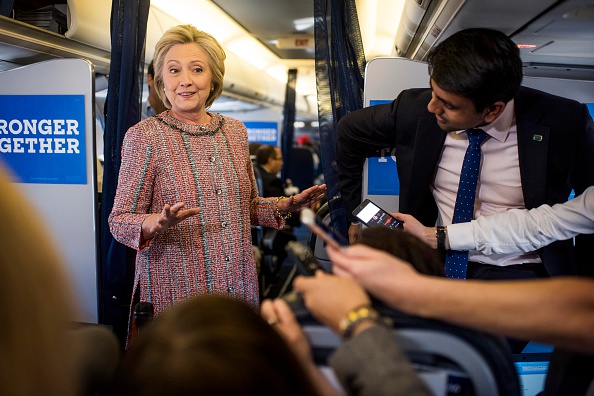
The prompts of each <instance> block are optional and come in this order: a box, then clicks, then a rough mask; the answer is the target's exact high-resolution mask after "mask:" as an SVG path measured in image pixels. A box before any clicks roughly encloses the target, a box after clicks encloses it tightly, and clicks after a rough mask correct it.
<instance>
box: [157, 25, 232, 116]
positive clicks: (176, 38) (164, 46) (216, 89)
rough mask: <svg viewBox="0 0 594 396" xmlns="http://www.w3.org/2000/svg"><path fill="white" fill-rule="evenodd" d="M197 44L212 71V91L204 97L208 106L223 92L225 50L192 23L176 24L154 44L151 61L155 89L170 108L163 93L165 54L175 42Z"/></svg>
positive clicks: (169, 103)
mask: <svg viewBox="0 0 594 396" xmlns="http://www.w3.org/2000/svg"><path fill="white" fill-rule="evenodd" d="M189 43H195V44H198V45H199V46H200V47H201V48H202V49H203V50H204V51H205V52H206V54H207V55H208V65H209V67H210V70H211V71H212V91H211V92H210V94H209V95H208V98H207V99H206V108H209V107H210V106H211V105H212V104H213V102H214V101H215V100H217V99H218V98H219V96H221V93H222V92H223V77H224V76H225V59H226V57H227V55H225V51H224V50H223V47H222V46H221V44H219V42H218V41H217V40H216V39H215V38H214V37H213V36H211V35H210V34H208V33H206V32H203V31H201V30H198V29H196V28H195V27H194V26H192V25H178V26H174V27H172V28H171V29H169V30H167V31H166V32H165V34H163V37H161V39H160V40H159V41H158V42H157V45H156V46H155V53H154V56H153V62H154V67H155V76H154V79H155V89H156V91H157V94H158V95H159V98H161V100H162V101H163V103H165V106H167V107H168V108H171V102H169V99H167V96H166V95H165V85H164V83H163V63H164V61H165V55H166V54H167V52H169V50H170V49H171V47H173V46H174V45H177V44H189Z"/></svg>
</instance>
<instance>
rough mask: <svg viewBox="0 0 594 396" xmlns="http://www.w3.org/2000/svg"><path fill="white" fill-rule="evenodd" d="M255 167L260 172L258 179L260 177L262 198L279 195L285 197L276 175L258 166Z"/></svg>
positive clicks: (280, 182)
mask: <svg viewBox="0 0 594 396" xmlns="http://www.w3.org/2000/svg"><path fill="white" fill-rule="evenodd" d="M257 167H258V170H259V171H260V177H262V187H263V189H264V191H263V192H262V196H263V197H280V196H281V195H285V190H284V187H283V181H282V180H281V179H280V178H279V177H278V176H277V175H274V174H272V173H268V172H266V170H265V169H264V168H262V167H261V166H260V165H257Z"/></svg>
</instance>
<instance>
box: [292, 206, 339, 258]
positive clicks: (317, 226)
mask: <svg viewBox="0 0 594 396" xmlns="http://www.w3.org/2000/svg"><path fill="white" fill-rule="evenodd" d="M300 218H301V222H302V223H303V224H305V225H306V226H307V227H308V228H309V229H310V230H311V231H312V232H313V233H314V234H316V235H317V236H319V237H320V238H321V239H322V240H323V241H324V242H326V244H327V245H330V246H332V247H335V248H339V247H341V246H347V245H348V244H349V241H348V240H347V239H346V238H345V237H343V236H342V234H340V233H339V232H338V231H335V230H333V229H332V228H331V227H330V226H329V225H327V224H325V223H324V222H323V221H322V220H321V219H320V218H318V216H316V215H315V213H314V212H313V211H312V210H311V209H309V208H303V209H302V210H301V217H300Z"/></svg>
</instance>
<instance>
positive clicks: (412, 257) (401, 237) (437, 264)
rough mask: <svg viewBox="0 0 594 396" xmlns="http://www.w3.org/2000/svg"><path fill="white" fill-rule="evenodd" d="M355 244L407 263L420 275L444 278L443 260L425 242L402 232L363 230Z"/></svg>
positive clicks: (384, 228)
mask: <svg viewBox="0 0 594 396" xmlns="http://www.w3.org/2000/svg"><path fill="white" fill-rule="evenodd" d="M357 243H360V244H363V245H367V246H369V247H372V248H374V249H379V250H383V251H385V252H388V253H390V254H391V255H393V256H396V257H398V258H400V259H402V260H404V261H408V262H409V263H410V264H411V265H412V266H413V267H414V268H415V269H416V270H417V271H419V272H420V273H422V274H426V275H433V276H444V270H443V260H442V259H441V257H440V256H439V253H438V252H437V250H435V249H431V248H430V247H429V245H427V244H426V243H425V242H423V241H421V240H420V239H419V238H417V237H416V236H414V235H412V234H409V233H407V232H405V231H403V230H400V229H392V228H388V227H384V226H374V227H370V228H365V229H364V230H363V231H362V232H361V238H360V239H359V240H358V241H357Z"/></svg>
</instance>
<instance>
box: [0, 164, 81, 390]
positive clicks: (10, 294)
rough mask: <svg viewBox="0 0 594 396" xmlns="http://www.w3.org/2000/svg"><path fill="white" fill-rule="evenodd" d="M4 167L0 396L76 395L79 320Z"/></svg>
mask: <svg viewBox="0 0 594 396" xmlns="http://www.w3.org/2000/svg"><path fill="white" fill-rule="evenodd" d="M1 165H2V164H0V191H2V193H1V194H0V219H2V220H1V221H0V241H2V248H1V249H0V318H2V324H1V325H0V394H2V395H31V396H33V395H56V396H58V395H75V394H76V393H77V391H79V389H80V388H79V386H80V384H79V383H77V378H78V377H79V375H78V374H77V372H76V371H75V367H74V364H73V363H72V362H73V359H74V352H73V351H72V347H71V345H70V343H69V331H70V329H71V328H72V321H73V320H74V319H75V317H74V316H75V314H74V309H73V307H72V306H71V304H72V301H73V300H72V296H71V294H70V293H69V284H68V282H67V278H66V275H65V273H64V272H63V271H64V269H63V267H62V265H61V261H60V258H59V256H58V254H57V252H56V251H55V249H54V247H53V245H52V242H51V240H50V238H49V237H48V233H47V232H46V230H45V229H44V228H43V226H42V225H41V224H42V223H43V219H42V218H41V216H40V215H39V214H38V212H37V211H36V210H35V208H34V207H33V206H32V205H31V204H29V202H28V201H27V199H26V198H25V197H24V196H23V195H22V194H21V192H20V191H19V190H18V188H17V185H15V184H13V183H11V181H10V179H9V177H8V175H7V174H6V172H5V171H4V169H3V168H2V166H1Z"/></svg>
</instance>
